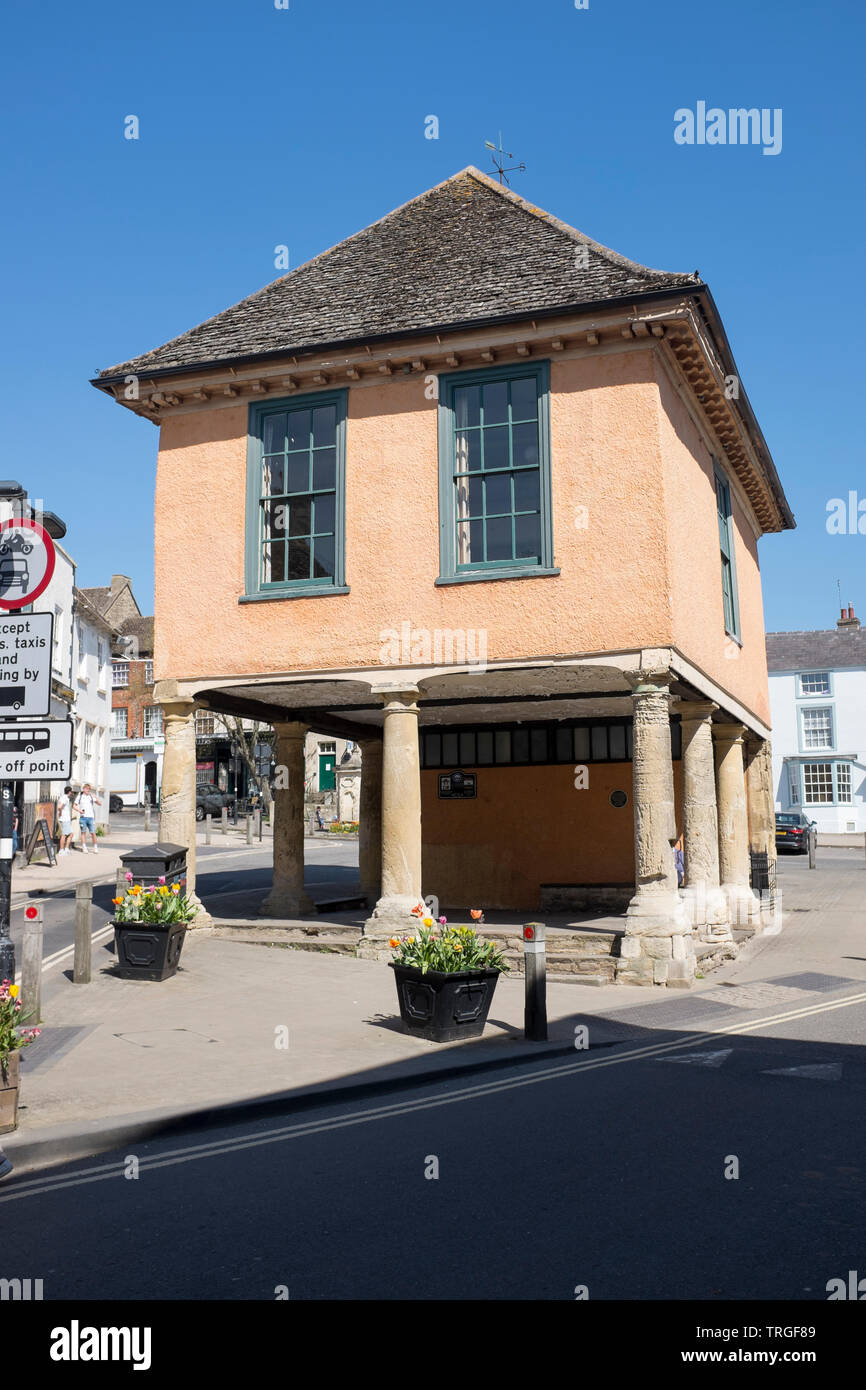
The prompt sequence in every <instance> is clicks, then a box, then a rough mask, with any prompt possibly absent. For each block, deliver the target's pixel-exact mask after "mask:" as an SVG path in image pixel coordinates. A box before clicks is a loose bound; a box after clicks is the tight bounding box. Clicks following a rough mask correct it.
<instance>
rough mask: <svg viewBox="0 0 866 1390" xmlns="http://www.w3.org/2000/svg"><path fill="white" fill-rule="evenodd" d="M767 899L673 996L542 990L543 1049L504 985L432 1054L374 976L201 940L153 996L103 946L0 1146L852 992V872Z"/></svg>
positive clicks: (515, 983) (358, 968) (139, 1128)
mask: <svg viewBox="0 0 866 1390" xmlns="http://www.w3.org/2000/svg"><path fill="white" fill-rule="evenodd" d="M137 842H138V843H141V836H140V835H139V836H138V837H137ZM238 848H239V849H240V846H239V847H238ZM241 863H242V857H241V856H240V855H239V858H238V865H239V867H240V865H241ZM76 867H77V866H76ZM102 867H103V866H102V864H100V868H102ZM105 867H106V868H108V867H109V865H108V856H107V858H106V863H105ZM49 872H50V871H49ZM232 881H233V882H237V881H238V878H234V879H233V880H232ZM779 884H780V887H781V893H782V906H783V913H782V927H781V930H778V929H775V928H771V929H770V930H769V931H768V932H766V933H765V934H763V935H762V936H760V937H756V938H754V939H753V940H752V941H751V942H750V943H749V944H748V945H747V946H746V947H745V948H744V949H743V951H741V953H740V955H739V957H738V958H737V960H736V961H734V962H731V963H730V964H729V965H727V966H726V967H724V968H723V969H721V970H719V971H716V972H715V973H714V974H712V975H711V976H708V977H707V978H706V979H705V980H702V981H699V982H698V983H697V985H696V987H695V988H694V989H693V990H691V991H688V992H686V991H684V992H682V994H681V995H678V996H677V997H674V996H672V995H671V994H670V993H668V992H667V991H664V990H650V989H646V988H639V987H636V986H621V985H617V986H607V987H598V986H594V987H591V988H588V987H585V986H581V985H580V984H579V983H578V982H577V981H576V980H575V981H569V982H562V983H558V982H549V983H548V996H547V1006H548V1017H549V1020H550V1031H549V1041H548V1042H547V1043H528V1042H526V1040H525V1039H524V1037H523V1006H524V984H523V981H522V979H518V978H511V979H510V978H508V977H507V976H505V977H502V978H501V979H500V981H499V983H498V986H497V991H496V995H495V997H494V1001H493V1006H492V1009H491V1017H490V1019H489V1022H488V1025H487V1028H486V1030H485V1034H484V1037H483V1038H482V1039H479V1040H477V1041H471V1042H464V1043H460V1044H450V1045H441V1044H435V1043H430V1042H426V1041H425V1040H423V1039H418V1038H414V1037H410V1036H407V1035H405V1034H404V1033H403V1032H402V1031H401V1029H400V1024H399V1018H398V1017H397V1016H396V1015H397V1007H396V992H395V987H394V979H393V973H392V971H391V970H390V969H389V967H388V966H387V965H385V964H381V963H379V962H374V961H361V960H355V959H354V958H352V957H346V956H342V955H336V954H331V953H328V952H316V951H297V950H292V949H287V948H285V947H282V946H266V945H260V944H251V943H246V942H240V941H234V940H226V939H220V938H219V937H217V936H215V935H214V933H213V931H212V929H209V928H203V929H199V930H197V931H192V932H190V933H188V934H187V939H186V943H185V946H184V951H183V956H182V960H181V969H180V970H179V972H178V974H177V975H176V976H175V977H174V978H172V979H170V980H166V981H163V982H161V983H158V984H157V983H149V982H139V981H129V980H122V979H120V978H119V977H117V976H116V975H115V974H114V973H113V967H114V957H113V954H111V953H110V952H111V949H112V947H111V943H110V942H106V941H102V942H100V943H99V944H98V945H97V946H96V948H95V950H94V971H93V980H92V982H91V984H89V985H86V986H75V985H72V984H71V983H70V982H69V981H68V978H66V977H64V978H63V979H61V980H60V982H59V985H58V983H57V982H55V987H54V989H53V990H52V992H51V994H50V996H48V998H47V1002H46V1004H45V1005H44V1008H43V1013H44V1014H45V1016H46V1017H45V1023H46V1027H45V1032H44V1034H43V1037H42V1038H40V1039H39V1041H38V1042H37V1043H36V1044H34V1046H33V1047H32V1048H30V1049H28V1050H27V1051H26V1052H25V1053H24V1054H23V1058H22V1092H21V1109H20V1125H19V1129H18V1131H17V1132H16V1133H14V1134H12V1135H9V1136H5V1137H4V1139H3V1145H4V1147H5V1148H6V1150H7V1152H8V1153H9V1156H10V1157H11V1158H12V1160H13V1162H14V1163H15V1165H16V1169H17V1171H18V1172H19V1173H23V1172H27V1171H28V1170H29V1171H35V1170H38V1169H41V1168H43V1167H46V1166H49V1165H52V1164H58V1163H62V1162H66V1161H69V1160H71V1159H77V1158H80V1157H84V1156H86V1155H88V1154H96V1153H102V1152H107V1151H109V1150H110V1149H112V1148H114V1147H115V1146H117V1145H118V1144H123V1143H126V1142H132V1141H133V1140H142V1139H146V1138H147V1136H149V1135H153V1134H158V1133H163V1132H165V1131H166V1129H167V1128H171V1129H174V1128H177V1129H180V1130H183V1129H190V1128H196V1127H207V1126H209V1125H214V1124H217V1123H221V1124H226V1123H228V1122H229V1121H230V1120H232V1119H233V1118H245V1119H248V1118H249V1117H250V1116H253V1115H256V1114H271V1113H273V1114H279V1113H287V1112H290V1111H293V1110H296V1109H303V1108H304V1107H305V1106H309V1105H313V1104H317V1103H322V1100H323V1098H330V1099H331V1100H334V1099H345V1098H347V1097H350V1096H352V1095H358V1094H367V1095H371V1094H375V1093H377V1092H386V1091H388V1090H389V1089H393V1088H399V1087H401V1086H405V1085H406V1084H407V1083H412V1082H418V1081H422V1080H425V1079H430V1078H436V1079H442V1078H446V1077H452V1076H458V1075H461V1074H464V1073H469V1072H473V1071H482V1072H483V1071H489V1070H494V1071H495V1070H496V1069H497V1068H502V1067H509V1066H511V1067H513V1066H514V1065H515V1064H519V1063H521V1062H523V1061H532V1062H538V1060H539V1058H544V1057H545V1056H546V1055H548V1054H549V1055H550V1056H551V1057H556V1056H557V1055H559V1056H562V1055H564V1054H569V1055H571V1056H574V1048H575V1046H576V1042H575V1037H576V1033H575V1030H576V1029H577V1028H580V1027H583V1028H586V1029H587V1034H588V1036H587V1038H586V1041H587V1043H588V1046H589V1048H590V1049H592V1048H602V1049H603V1048H605V1047H611V1046H613V1045H615V1044H616V1043H618V1042H622V1041H623V1040H624V1039H627V1038H637V1039H645V1038H647V1037H648V1036H649V1037H651V1036H652V1034H653V1033H654V1032H655V1031H656V1030H658V1029H665V1030H667V1032H668V1034H670V1032H671V1030H672V1029H676V1030H677V1031H678V1035H680V1036H689V1029H691V1028H696V1029H698V1030H699V1032H700V1034H701V1036H703V1037H705V1036H706V1035H707V1034H708V1033H713V1032H715V1031H722V1032H724V1031H725V1030H726V1029H728V1030H730V1027H731V1026H733V1025H732V1020H733V1021H734V1023H735V1024H736V1025H737V1027H738V1028H739V1027H740V1025H748V1024H749V1022H750V1021H751V1020H755V1021H758V1020H759V1019H766V1017H767V1016H768V1014H771V1015H772V1017H773V1018H774V1019H775V1018H776V1017H778V1018H779V1019H783V1018H784V1017H786V1016H787V1014H786V1011H788V1012H792V1013H793V1012H796V1011H797V1010H798V1009H802V1008H808V1007H810V1006H811V1001H812V1000H814V999H820V1000H822V1001H824V1004H826V1002H827V1000H828V999H829V1000H830V1001H831V1002H832V1000H833V998H834V997H835V996H836V995H838V996H839V998H840V999H842V998H847V997H851V996H852V992H853V994H854V995H856V994H857V993H859V992H862V991H864V990H866V935H864V929H866V906H864V902H866V895H864V888H866V863H864V861H863V859H862V858H861V857H860V856H854V855H851V854H850V852H848V851H845V850H841V849H840V850H832V849H829V850H826V851H825V852H824V853H823V854H821V855H820V856H819V863H818V868H817V869H816V870H814V871H810V870H809V869H808V865H807V863H806V862H805V861H804V860H803V859H802V858H799V857H790V858H788V857H786V858H783V859H781V860H780V862H779ZM209 905H210V904H209ZM211 910H213V907H212V908H211ZM864 997H866V995H864Z"/></svg>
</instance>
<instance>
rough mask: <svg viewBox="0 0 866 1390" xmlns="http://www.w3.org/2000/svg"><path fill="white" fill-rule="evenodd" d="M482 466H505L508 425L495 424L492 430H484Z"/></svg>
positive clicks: (507, 463) (507, 460)
mask: <svg viewBox="0 0 866 1390" xmlns="http://www.w3.org/2000/svg"><path fill="white" fill-rule="evenodd" d="M483 433H484V467H485V468H507V467H508V465H509V458H508V426H507V425H497V426H496V429H494V430H484V432H483Z"/></svg>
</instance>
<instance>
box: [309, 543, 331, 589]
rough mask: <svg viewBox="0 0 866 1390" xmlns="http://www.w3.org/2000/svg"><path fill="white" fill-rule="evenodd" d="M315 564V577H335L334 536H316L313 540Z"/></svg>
mask: <svg viewBox="0 0 866 1390" xmlns="http://www.w3.org/2000/svg"><path fill="white" fill-rule="evenodd" d="M313 546H314V557H315V564H314V566H313V578H314V579H326V578H327V579H333V577H334V537H333V536H316V539H315V540H314V541H313Z"/></svg>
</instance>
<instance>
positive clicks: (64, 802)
mask: <svg viewBox="0 0 866 1390" xmlns="http://www.w3.org/2000/svg"><path fill="white" fill-rule="evenodd" d="M57 815H58V818H59V820H60V854H58V856H57V858H58V859H59V858H60V855H63V854H68V853H69V851H70V849H71V848H72V788H71V787H64V788H63V795H62V796H61V798H60V800H59V801H58V803H57Z"/></svg>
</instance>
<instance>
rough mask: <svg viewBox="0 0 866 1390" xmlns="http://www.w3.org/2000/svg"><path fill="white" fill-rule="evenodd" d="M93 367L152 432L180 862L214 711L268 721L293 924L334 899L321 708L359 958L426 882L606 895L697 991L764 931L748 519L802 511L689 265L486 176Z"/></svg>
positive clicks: (766, 772) (755, 619)
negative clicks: (353, 849) (667, 262)
mask: <svg viewBox="0 0 866 1390" xmlns="http://www.w3.org/2000/svg"><path fill="white" fill-rule="evenodd" d="M94 385H96V386H97V387H98V388H99V389H100V390H101V391H103V392H105V393H106V394H107V395H109V396H111V397H113V398H114V399H115V400H116V401H117V402H118V404H120V405H122V406H124V407H125V408H126V409H129V410H132V411H133V412H134V413H136V414H138V415H140V416H143V417H144V418H146V419H149V420H151V421H153V423H154V424H155V425H157V426H158V428H159V432H160V442H159V459H158V468H157V481H156V502H155V508H156V516H155V565H156V596H155V628H156V645H155V666H156V671H155V675H156V680H157V685H156V691H155V693H156V698H157V699H158V700H159V701H160V702H161V703H162V705H163V708H164V712H165V737H166V747H165V757H164V767H163V782H162V813H161V823H160V834H161V838H162V839H164V840H166V841H172V842H175V843H180V844H185V845H188V846H189V850H190V870H191V875H192V876H193V881H194V871H195V848H194V847H195V821H194V814H195V775H196V770H195V762H196V758H195V723H194V720H195V713H196V710H197V709H198V710H212V711H216V712H223V713H227V714H237V715H241V716H245V717H248V718H250V719H258V720H264V721H267V722H270V723H272V724H273V725H274V728H275V731H276V762H277V764H278V766H279V767H282V768H284V769H285V770H286V775H285V776H284V778H283V779H282V782H283V785H282V786H280V784H279V782H278V784H277V785H278V789H277V791H276V796H275V823H274V864H273V884H272V888H271V891H270V893H269V895H268V897H267V900H266V902H265V904H264V907H263V911H264V912H265V913H266V914H268V915H269V916H270V917H272V918H278V919H281V920H285V921H293V920H295V919H298V918H303V917H304V915H305V914H309V913H311V912H313V910H314V907H313V903H312V902H311V900H310V898H309V897H308V896H307V893H306V892H305V889H304V825H303V798H304V738H305V736H306V734H307V732H308V731H310V730H314V731H316V732H317V733H319V734H324V735H330V736H332V737H335V738H344V739H350V740H352V741H353V742H356V743H357V744H358V745H359V746H360V749H361V753H362V766H363V777H362V784H361V802H360V866H361V886H362V889H363V892H364V893H365V894H366V896H367V901H368V903H369V917H368V919H367V921H366V925H365V928H364V932H365V936H368V937H369V938H370V944H371V946H372V947H373V948H376V947H378V946H381V945H382V943H383V940H386V939H387V937H388V936H389V935H391V934H392V933H393V932H394V931H395V930H405V929H406V928H407V927H409V925H410V924H411V923H412V922H413V921H414V919H412V918H411V917H410V915H409V914H410V910H411V908H412V907H413V906H414V905H415V904H416V903H417V902H418V900H419V898H420V897H421V896H422V895H431V894H432V895H435V897H436V898H437V899H438V901H439V903H440V905H441V907H442V909H443V910H448V909H449V908H456V909H458V910H459V911H462V912H464V913H465V912H466V910H467V909H468V907H469V906H470V905H472V906H480V907H484V908H486V909H502V910H505V911H508V912H513V913H514V914H516V916H515V918H514V920H519V918H520V916H523V917H526V916H527V915H529V916H538V915H540V916H541V917H542V918H543V916H544V914H545V913H546V912H549V913H553V912H563V911H564V912H573V913H585V912H587V911H598V912H600V913H610V912H619V913H622V914H623V915H622V917H621V920H620V926H621V928H622V929H624V935H623V936H622V938H621V941H620V946H619V954H618V959H617V971H616V973H617V978H619V979H621V980H626V981H639V982H642V983H653V982H655V983H659V984H679V985H688V983H689V982H690V980H691V979H692V978H693V977H694V973H695V959H696V956H695V949H696V945H697V944H698V943H699V942H706V941H714V940H726V939H727V940H729V939H730V937H731V923H732V921H733V922H734V923H737V922H740V923H742V922H755V921H759V919H760V910H759V904H758V899H757V897H756V895H755V892H754V890H753V888H752V886H751V880H750V851H751V852H753V853H758V854H760V853H764V854H766V855H768V856H769V858H770V859H772V858H773V856H774V834H773V825H774V821H773V800H772V788H771V777H770V768H771V763H770V746H769V738H770V728H769V717H770V716H769V700H768V691H767V666H766V656H765V641H764V620H763V607H762V598H761V581H760V572H759V565H758V541H759V540H760V538H761V537H762V536H763V535H765V534H766V533H767V532H777V531H782V530H785V529H787V528H790V527H792V526H793V525H794V521H793V518H792V515H791V512H790V510H789V507H788V503H787V501H786V499H785V495H784V492H783V490H782V486H781V484H780V481H779V478H778V475H777V472H776V469H775V466H774V464H773V460H772V458H771V456H770V452H769V449H768V447H767V444H766V442H765V440H764V437H763V434H762V433H761V429H760V427H759V425H758V422H757V420H756V418H755V415H754V413H753V411H752V408H751V406H750V404H749V400H748V397H747V395H746V391H745V389H744V387H743V384H742V382H741V380H740V377H739V373H738V371H737V367H736V363H735V361H734V358H733V355H732V352H731V348H730V345H729V343H728V340H727V337H726V334H725V330H724V327H723V325H722V321H721V318H720V316H719V312H718V310H717V308H716V306H715V303H714V301H713V298H712V296H711V294H710V291H709V289H708V288H707V286H706V285H705V284H704V283H703V281H702V280H701V279H700V277H699V276H698V274H697V273H674V272H671V273H668V272H665V271H660V270H651V269H648V268H647V267H646V266H643V265H640V264H638V263H636V262H634V261H631V260H629V259H627V258H626V257H625V256H623V255H620V254H618V253H617V252H614V251H611V250H608V249H607V248H606V247H604V246H602V245H600V244H599V243H597V242H595V241H593V240H591V239H590V238H589V237H587V236H585V235H584V234H583V233H581V232H579V231H576V230H575V229H574V228H572V227H570V226H568V225H566V224H565V223H563V222H561V221H559V220H558V219H557V218H556V217H554V216H552V215H550V214H549V213H547V212H544V211H543V210H541V209H540V208H538V207H535V206H533V205H532V204H530V203H529V202H527V201H526V200H524V199H523V198H521V197H519V196H518V195H517V194H515V193H514V192H513V191H511V190H510V189H508V188H504V187H501V186H500V185H499V184H497V183H495V182H493V181H492V180H491V179H489V178H488V177H487V176H486V175H484V174H482V173H480V172H479V171H478V170H476V169H474V168H468V169H464V170H463V171H462V172H460V173H458V174H456V175H454V176H453V177H452V178H449V179H447V180H446V181H445V182H444V183H442V184H440V185H438V186H437V187H435V188H432V189H430V190H428V191H427V192H426V193H423V194H422V195H421V196H420V197H417V198H415V199H414V200H412V201H411V202H409V203H407V204H406V205H405V206H403V207H400V208H398V209H397V210H396V211H394V212H391V213H389V214H388V215H387V216H385V217H383V218H382V219H381V220H380V221H378V222H376V223H374V224H373V225H372V226H370V227H367V228H366V229H364V230H363V231H360V232H358V233H357V234H356V235H354V236H350V237H349V238H348V239H347V240H345V241H343V242H340V243H339V245H337V246H335V247H332V248H331V249H330V250H327V251H324V252H323V253H322V254H321V255H319V256H317V257H315V258H314V259H313V260H311V261H309V262H308V263H307V264H305V265H302V266H300V267H299V268H298V269H297V270H294V271H292V272H291V273H289V274H287V275H285V276H283V277H281V278H280V279H278V280H276V281H274V282H273V283H272V284H270V285H267V286H266V287H265V288H264V289H261V290H259V291H257V292H256V293H254V294H252V295H250V296H249V297H248V298H246V299H244V300H242V301H241V302H240V303H239V304H236V305H234V306H233V307H231V308H229V309H225V310H224V311H223V312H221V313H218V314H217V315H216V316H215V317H213V318H211V319H208V320H207V321H206V322H204V323H202V324H200V325H199V326H198V327H196V328H193V329H191V330H190V331H189V332H187V333H184V334H182V335H181V336H180V337H178V338H175V339H173V340H172V341H171V342H168V343H166V344H165V345H164V346H163V347H158V348H156V349H154V350H153V351H150V352H146V353H144V354H142V355H141V356H138V357H134V358H132V359H130V360H129V361H126V362H122V363H119V364H118V365H116V366H114V367H111V368H110V369H108V370H106V371H103V372H101V373H100V375H99V376H98V377H97V378H96V380H95V382H94ZM680 835H682V837H683V848H684V864H685V883H684V886H683V887H682V888H681V889H679V890H678V880H677V869H676V864H675V855H674V846H675V843H676V841H677V840H678V837H679V836H680Z"/></svg>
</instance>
